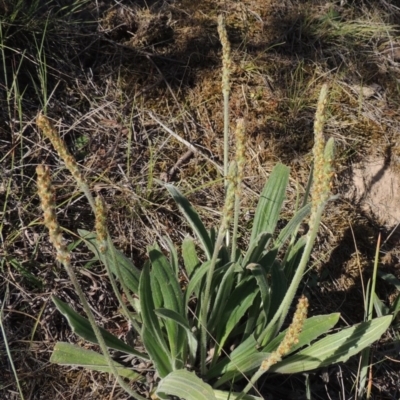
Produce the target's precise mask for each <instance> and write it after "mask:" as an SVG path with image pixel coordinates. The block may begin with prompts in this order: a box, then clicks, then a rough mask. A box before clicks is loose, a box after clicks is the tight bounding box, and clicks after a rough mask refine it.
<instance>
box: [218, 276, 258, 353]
mask: <svg viewBox="0 0 400 400" xmlns="http://www.w3.org/2000/svg"><path fill="white" fill-rule="evenodd" d="M257 294H258V291H257V284H256V281H255V279H254V278H250V279H247V280H244V281H242V282H241V283H240V284H239V285H238V286H237V287H236V289H235V290H234V291H233V292H232V294H231V296H230V298H229V301H228V303H227V305H226V307H225V308H224V312H223V313H222V314H221V321H220V324H219V326H218V327H217V329H218V328H219V329H218V331H217V335H216V338H215V339H216V342H217V343H218V347H217V350H215V352H216V353H217V354H219V353H220V351H221V349H222V348H223V346H224V345H225V341H226V340H227V339H228V338H229V335H230V333H231V332H232V330H233V329H234V328H235V327H236V325H237V324H238V323H239V321H240V320H241V318H242V317H243V316H244V314H245V313H246V311H247V310H248V309H249V307H250V306H251V305H252V303H253V300H254V298H255V297H256V296H257Z"/></svg>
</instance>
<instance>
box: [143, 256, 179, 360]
mask: <svg viewBox="0 0 400 400" xmlns="http://www.w3.org/2000/svg"><path fill="white" fill-rule="evenodd" d="M149 257H150V261H151V265H152V270H151V275H150V276H151V277H153V276H154V277H155V279H156V280H157V282H158V285H159V287H160V289H161V295H162V298H163V304H162V307H163V308H167V309H169V310H172V311H175V312H176V313H177V314H180V315H183V298H182V297H183V296H182V290H181V288H180V286H179V282H178V278H177V276H176V274H175V272H174V270H173V268H172V267H171V265H170V263H169V261H168V259H167V257H165V256H164V254H162V253H161V252H160V251H159V250H157V249H155V248H151V249H150V251H149ZM153 286H154V285H152V287H153ZM157 308H159V307H157ZM165 327H166V329H167V335H168V341H169V346H170V350H171V358H172V359H176V357H177V356H178V354H179V353H180V350H181V348H182V346H183V345H184V337H185V335H184V332H183V331H182V329H181V328H179V325H177V324H176V322H175V321H174V320H172V319H167V320H166V321H165Z"/></svg>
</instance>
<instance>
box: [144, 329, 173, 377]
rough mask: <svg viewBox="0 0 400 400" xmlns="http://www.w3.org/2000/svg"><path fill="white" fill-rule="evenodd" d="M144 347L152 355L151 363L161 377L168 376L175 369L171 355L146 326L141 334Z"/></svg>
mask: <svg viewBox="0 0 400 400" xmlns="http://www.w3.org/2000/svg"><path fill="white" fill-rule="evenodd" d="M141 338H142V340H143V345H144V347H145V348H146V350H147V352H148V353H149V355H150V359H151V361H152V362H153V363H154V367H155V370H156V371H157V373H158V375H160V377H164V376H167V375H168V374H169V373H170V372H171V371H172V370H173V369H174V368H173V363H174V361H175V360H174V361H171V360H170V357H169V353H168V351H167V350H165V349H164V348H163V346H162V345H160V344H159V342H158V337H157V336H155V335H154V333H153V331H150V330H149V329H147V328H146V326H145V325H144V326H143V328H142V332H141Z"/></svg>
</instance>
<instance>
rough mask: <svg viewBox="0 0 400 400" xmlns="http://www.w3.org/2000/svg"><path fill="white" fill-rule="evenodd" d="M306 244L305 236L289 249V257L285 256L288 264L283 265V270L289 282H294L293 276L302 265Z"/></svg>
mask: <svg viewBox="0 0 400 400" xmlns="http://www.w3.org/2000/svg"><path fill="white" fill-rule="evenodd" d="M305 244H306V240H305V237H304V236H303V237H301V238H300V239H299V240H298V241H297V242H296V243H295V244H294V246H290V248H289V249H288V255H287V256H285V259H286V262H285V265H283V270H284V272H285V276H286V279H287V280H288V281H289V282H290V281H291V280H292V278H293V275H294V273H295V272H296V269H297V267H298V266H299V264H300V260H301V257H302V255H303V250H304V246H305Z"/></svg>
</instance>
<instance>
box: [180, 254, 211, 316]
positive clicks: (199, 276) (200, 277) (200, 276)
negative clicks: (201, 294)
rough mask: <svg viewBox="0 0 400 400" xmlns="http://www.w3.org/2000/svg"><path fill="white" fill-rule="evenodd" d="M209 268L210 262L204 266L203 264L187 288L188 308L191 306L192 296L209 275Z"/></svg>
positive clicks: (186, 304)
mask: <svg viewBox="0 0 400 400" xmlns="http://www.w3.org/2000/svg"><path fill="white" fill-rule="evenodd" d="M209 268H210V261H206V262H205V263H204V264H202V265H200V266H199V267H198V268H196V270H195V271H194V273H193V274H192V276H191V277H190V281H189V285H188V286H187V288H186V291H185V297H184V305H185V307H186V308H187V306H188V304H189V300H190V296H191V295H192V293H194V292H195V291H196V290H197V288H198V287H199V286H200V284H201V281H202V280H203V278H204V277H205V275H206V274H207V272H208V270H209Z"/></svg>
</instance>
